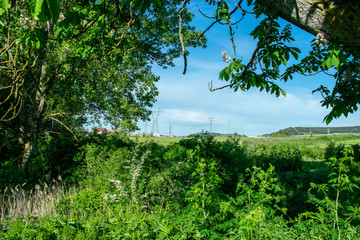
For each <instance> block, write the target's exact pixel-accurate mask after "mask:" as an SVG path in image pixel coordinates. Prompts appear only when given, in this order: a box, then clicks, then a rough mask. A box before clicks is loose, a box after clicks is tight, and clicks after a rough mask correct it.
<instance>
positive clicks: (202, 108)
mask: <svg viewBox="0 0 360 240" xmlns="http://www.w3.org/2000/svg"><path fill="white" fill-rule="evenodd" d="M199 2H201V5H200V6H199V7H200V9H201V10H202V11H203V12H205V13H207V14H209V15H212V13H211V10H210V9H209V8H208V7H207V5H206V4H205V3H204V1H199ZM191 9H192V10H193V13H195V14H196V17H195V19H194V24H195V25H196V26H197V27H198V29H202V30H204V29H206V28H207V27H208V26H209V25H210V24H211V22H212V20H209V19H207V18H205V17H204V16H201V15H200V14H198V11H197V7H196V5H194V3H192V5H191ZM256 23H258V21H257V20H255V19H253V17H252V16H249V17H247V18H245V20H243V22H242V23H241V24H240V25H239V28H238V29H237V32H236V35H235V44H236V46H237V55H238V56H242V57H243V60H244V61H246V60H248V59H249V58H250V56H251V54H252V51H253V50H254V48H255V46H256V42H254V41H253V40H252V37H251V36H249V33H250V31H251V30H252V29H253V28H254V27H255V26H256V25H257V24H256ZM284 23H285V22H284ZM285 24H286V23H285ZM284 26H285V25H284ZM293 34H294V36H295V39H296V42H295V43H294V44H293V46H296V47H298V48H300V49H301V51H302V52H303V55H302V56H305V55H304V54H306V53H307V52H308V51H309V48H310V41H311V40H312V39H313V38H314V37H313V36H312V35H310V34H308V33H306V32H304V31H303V30H300V29H298V28H296V27H294V26H293ZM207 38H208V43H207V48H205V49H203V48H196V49H194V48H189V49H187V50H188V51H189V52H190V55H189V56H188V68H187V73H186V75H183V74H182V72H183V68H184V63H183V59H182V58H179V59H176V60H175V64H176V67H174V68H169V69H166V70H165V69H161V68H159V67H156V66H155V67H154V72H155V73H156V74H157V75H159V76H160V81H159V83H157V87H158V89H159V92H160V94H159V96H158V100H157V102H156V103H155V105H154V108H153V110H154V111H158V110H160V113H159V116H158V117H157V113H156V112H155V113H154V117H153V118H152V121H150V122H148V123H146V124H145V123H140V124H139V127H140V128H141V130H140V132H144V131H146V132H151V131H153V130H155V131H156V125H155V129H153V126H154V121H155V119H156V118H158V120H157V122H158V127H159V132H160V133H161V134H163V135H168V134H169V129H170V125H171V133H172V135H177V136H184V135H188V134H191V133H195V132H200V131H202V130H204V131H210V123H209V122H210V120H209V119H210V118H213V124H212V131H213V132H219V133H235V132H236V133H238V134H245V135H247V136H258V135H261V134H265V133H271V132H275V131H278V130H280V129H283V128H286V127H292V126H295V127H326V126H327V125H326V124H324V123H323V118H324V117H325V115H326V114H327V113H328V112H329V110H328V109H326V108H323V107H321V103H320V101H321V96H320V95H319V94H312V93H311V92H312V90H314V89H316V88H317V87H319V86H320V84H323V85H325V86H332V85H333V83H334V80H333V79H332V78H330V77H328V76H324V75H317V76H314V77H304V76H300V75H298V76H296V77H295V78H294V80H292V81H289V82H287V83H279V85H280V86H281V87H282V88H283V89H284V90H285V91H286V92H287V96H286V97H283V96H280V97H278V98H277V97H275V96H274V95H270V94H268V93H266V92H261V93H260V92H259V91H258V90H257V89H254V90H250V91H248V92H242V91H238V92H235V93H234V92H233V91H232V90H230V89H223V90H219V91H215V92H210V91H209V89H208V84H209V83H210V82H211V81H212V82H213V86H214V87H216V86H222V85H224V84H225V82H222V81H220V80H219V78H218V75H219V72H220V71H221V70H222V69H223V68H224V67H225V66H226V64H225V63H224V62H223V61H222V57H221V52H222V51H223V50H226V51H227V52H228V53H229V55H230V56H231V57H232V55H233V54H232V45H231V42H230V40H229V32H228V28H227V27H226V26H219V25H217V26H216V27H214V28H213V29H211V30H210V31H208V32H207ZM359 120H360V113H355V114H352V115H349V116H348V118H345V117H341V118H339V119H335V120H333V122H332V123H331V124H330V125H329V126H331V127H335V126H357V125H359Z"/></svg>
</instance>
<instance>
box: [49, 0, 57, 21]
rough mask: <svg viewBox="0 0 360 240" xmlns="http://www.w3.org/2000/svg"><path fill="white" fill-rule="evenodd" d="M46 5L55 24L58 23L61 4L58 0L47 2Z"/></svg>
mask: <svg viewBox="0 0 360 240" xmlns="http://www.w3.org/2000/svg"><path fill="white" fill-rule="evenodd" d="M46 3H47V7H48V10H49V13H50V17H51V19H52V21H53V23H56V22H57V20H58V19H59V15H60V5H59V2H58V0H46Z"/></svg>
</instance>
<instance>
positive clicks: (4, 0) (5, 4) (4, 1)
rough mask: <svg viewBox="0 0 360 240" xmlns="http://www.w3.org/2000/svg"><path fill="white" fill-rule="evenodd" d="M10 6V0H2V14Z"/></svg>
mask: <svg viewBox="0 0 360 240" xmlns="http://www.w3.org/2000/svg"><path fill="white" fill-rule="evenodd" d="M8 8H9V0H0V16H1V15H3V14H4V12H6V11H7V10H8Z"/></svg>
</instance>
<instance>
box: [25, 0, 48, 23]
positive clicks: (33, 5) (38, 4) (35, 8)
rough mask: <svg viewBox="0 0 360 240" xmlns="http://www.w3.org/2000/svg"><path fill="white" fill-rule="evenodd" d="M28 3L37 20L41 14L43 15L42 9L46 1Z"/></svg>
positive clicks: (30, 1)
mask: <svg viewBox="0 0 360 240" xmlns="http://www.w3.org/2000/svg"><path fill="white" fill-rule="evenodd" d="M28 2H29V6H30V9H31V14H32V16H33V17H34V18H35V19H37V18H38V16H39V14H40V13H41V8H42V5H43V2H44V0H29V1H28Z"/></svg>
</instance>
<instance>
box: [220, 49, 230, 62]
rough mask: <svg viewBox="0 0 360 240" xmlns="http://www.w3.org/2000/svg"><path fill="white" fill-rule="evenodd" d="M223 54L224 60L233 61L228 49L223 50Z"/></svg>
mask: <svg viewBox="0 0 360 240" xmlns="http://www.w3.org/2000/svg"><path fill="white" fill-rule="evenodd" d="M221 56H222V58H223V61H224V62H230V61H231V57H230V56H229V54H228V53H227V52H226V50H224V51H222V52H221Z"/></svg>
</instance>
